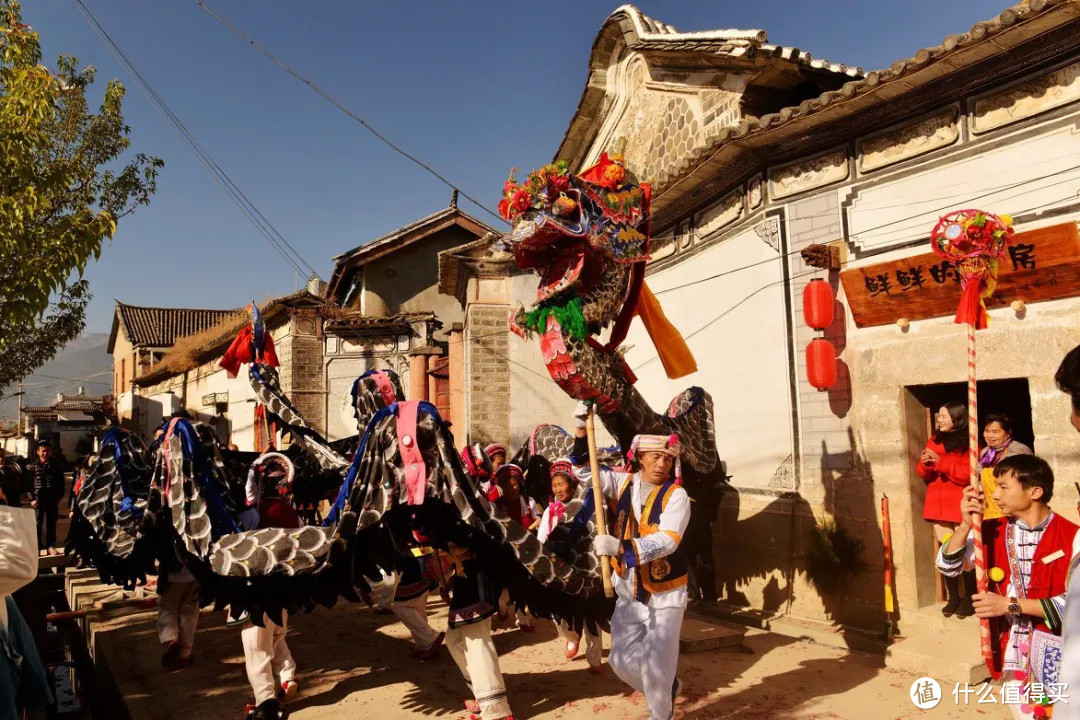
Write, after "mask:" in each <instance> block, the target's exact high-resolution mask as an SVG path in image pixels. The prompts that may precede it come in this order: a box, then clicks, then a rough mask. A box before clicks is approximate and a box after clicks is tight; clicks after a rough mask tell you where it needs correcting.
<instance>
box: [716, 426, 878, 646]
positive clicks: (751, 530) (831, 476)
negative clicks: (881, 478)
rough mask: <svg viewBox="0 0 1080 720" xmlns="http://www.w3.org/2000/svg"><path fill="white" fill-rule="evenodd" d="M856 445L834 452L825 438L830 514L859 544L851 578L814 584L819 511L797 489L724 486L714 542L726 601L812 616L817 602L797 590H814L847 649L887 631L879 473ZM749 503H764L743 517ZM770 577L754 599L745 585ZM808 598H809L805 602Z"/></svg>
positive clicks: (823, 474) (823, 471)
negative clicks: (766, 494) (765, 494)
mask: <svg viewBox="0 0 1080 720" xmlns="http://www.w3.org/2000/svg"><path fill="white" fill-rule="evenodd" d="M848 443H849V447H850V448H851V449H849V450H842V451H840V452H830V449H829V448H828V447H827V445H825V443H822V447H821V459H820V472H821V482H822V486H823V489H824V505H823V509H824V511H825V514H826V517H828V518H829V519H832V520H834V521H835V523H836V526H837V527H838V528H839V529H840V530H841V531H844V532H845V533H846V534H847V535H848V536H849V537H852V536H853V537H854V538H856V539H857V541H858V543H860V544H861V546H862V552H861V561H862V569H861V571H860V572H859V573H858V574H857V575H856V576H854V577H852V578H849V579H847V580H846V581H845V582H842V583H840V585H839V587H838V588H836V587H829V585H831V583H823V584H824V585H825V586H826V588H827V589H826V590H824V591H823V590H822V589H820V588H818V587H815V585H814V584H813V583H812V582H810V580H809V578H808V567H812V566H813V567H820V566H821V564H822V563H821V562H815V557H814V554H815V552H817V551H815V550H814V549H813V548H814V531H815V525H816V524H817V519H816V518H815V514H814V510H815V508H814V507H812V506H811V505H810V503H809V502H808V501H807V500H806V499H805V498H804V497H803V496H802V495H801V494H800V493H798V492H782V493H772V494H771V499H769V500H767V501H766V500H763V498H762V497H761V495H759V494H758V493H754V494H753V495H748V494H747V491H746V490H743V491H740V490H739V489H737V488H735V487H734V486H731V485H726V486H725V488H724V495H723V498H722V499H721V502H720V518H719V532H718V534H717V542H716V546H717V548H718V550H719V552H718V553H717V555H718V558H719V559H720V561H719V564H718V567H717V585H718V588H719V591H720V598H721V601H722V602H724V603H726V604H728V605H733V606H736V607H742V608H747V609H754V610H758V611H760V612H762V613H763V614H764V615H766V616H774V615H783V614H787V613H792V614H793V615H796V616H800V615H801V616H804V617H809V618H810V619H815V617H814V616H815V615H817V613H818V611H817V610H816V609H815V605H816V603H815V602H814V601H812V600H810V599H809V598H799V597H797V594H796V593H797V591H799V592H810V593H815V594H816V595H817V596H818V598H817V602H820V606H821V609H822V610H823V612H824V615H825V617H826V618H827V620H828V621H829V622H831V623H833V624H834V625H837V626H839V627H840V628H841V633H842V635H843V637H844V640H845V642H846V643H847V645H848V646H849V647H854V646H855V644H856V643H855V641H856V638H857V639H858V640H861V641H864V642H865V640H866V639H867V638H868V634H869V635H880V634H881V633H882V631H883V628H884V621H885V607H884V605H885V602H884V589H883V578H882V565H883V561H884V560H883V558H884V548H883V545H882V533H881V528H880V526H879V524H878V515H877V505H878V503H879V499H878V498H877V497H875V490H874V478H873V473H872V470H871V467H870V464H869V463H868V462H866V460H865V459H864V458H862V457H861V456H860V455H859V454H858V453H857V452H856V451H855V449H854V448H855V438H854V433H853V431H852V430H851V429H849V430H848ZM744 502H755V504H756V502H765V503H766V504H765V505H764V507H763V508H761V509H760V510H759V511H758V512H756V513H754V514H753V515H750V516H749V517H745V518H744V519H742V520H740V519H739V514H740V508H741V507H742V505H743V503H744ZM755 580H757V581H762V580H764V581H765V585H764V587H763V588H762V589H761V591H760V592H761V595H760V601H751V599H750V598H749V597H748V596H747V594H746V592H744V589H745V588H746V587H747V585H749V584H751V583H752V582H753V581H755ZM808 601H809V602H808Z"/></svg>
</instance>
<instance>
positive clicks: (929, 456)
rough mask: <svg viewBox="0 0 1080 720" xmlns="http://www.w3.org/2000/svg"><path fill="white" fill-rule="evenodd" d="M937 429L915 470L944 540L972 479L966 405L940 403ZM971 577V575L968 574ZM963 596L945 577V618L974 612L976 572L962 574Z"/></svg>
mask: <svg viewBox="0 0 1080 720" xmlns="http://www.w3.org/2000/svg"><path fill="white" fill-rule="evenodd" d="M934 425H935V427H936V428H937V429H936V431H935V432H934V434H933V435H932V436H931V437H930V441H929V442H927V443H926V447H925V448H924V449H923V451H922V455H921V456H919V462H918V464H917V465H916V466H915V472H917V473H918V474H919V477H921V478H922V479H923V480H924V481H925V482H926V500H925V501H924V502H923V518H924V519H926V520H929V521H930V522H931V523H932V524H933V527H934V537H935V538H936V539H937V541H938V542H940V543H944V542H945V541H946V539H948V537H949V535H951V534H952V533H953V531H954V530H955V529H956V526H957V525H959V524H960V520H961V518H960V499H961V498H962V497H963V494H964V488H965V487H967V485H968V483H969V482H970V478H971V458H970V457H969V454H968V416H967V406H966V405H964V403H961V402H955V401H954V402H949V403H945V404H944V405H942V406H941V407H940V408H939V409H938V411H937V414H936V415H935V416H934ZM969 576H970V577H969ZM962 577H963V583H964V597H963V599H961V598H960V581H961V578H960V577H953V578H945V587H946V588H947V589H948V592H949V599H948V602H946V604H945V607H943V608H942V609H941V612H942V614H943V615H945V617H950V616H952V615H954V614H955V615H956V616H957V617H962V618H965V617H969V616H971V615H973V614H974V613H975V610H974V608H973V607H972V605H971V596H972V595H973V594H974V593H975V571H974V570H971V571H968V572H965V573H963V575H962Z"/></svg>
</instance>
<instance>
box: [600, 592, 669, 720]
mask: <svg viewBox="0 0 1080 720" xmlns="http://www.w3.org/2000/svg"><path fill="white" fill-rule="evenodd" d="M684 611H685V608H683V607H682V606H675V607H668V608H660V609H656V608H651V607H649V606H648V605H645V604H643V603H640V602H637V601H636V600H629V599H627V598H624V597H622V596H621V595H620V596H619V599H618V600H617V601H616V602H615V613H614V614H613V615H612V616H611V654H610V655H608V664H609V665H611V669H612V670H614V671H615V674H616V675H618V676H619V679H621V680H622V681H623V682H624V683H626V684H627V685H629V686H630V687H632V688H634V689H635V690H640V691H641V692H642V693H644V694H645V702H646V703H647V704H648V706H649V717H650V718H651V720H669V718H671V717H672V712H673V710H674V707H673V704H672V692H673V690H674V686H675V671H676V669H677V667H678V664H679V630H680V629H681V628H682V619H683V612H684Z"/></svg>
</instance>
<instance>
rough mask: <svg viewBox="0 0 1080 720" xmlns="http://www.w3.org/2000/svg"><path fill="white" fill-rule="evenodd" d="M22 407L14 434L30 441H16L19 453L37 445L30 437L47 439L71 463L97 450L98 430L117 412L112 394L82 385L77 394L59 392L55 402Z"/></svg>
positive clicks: (29, 452)
mask: <svg viewBox="0 0 1080 720" xmlns="http://www.w3.org/2000/svg"><path fill="white" fill-rule="evenodd" d="M20 410H21V411H22V412H21V423H22V426H21V427H20V428H18V433H19V435H18V436H16V435H14V434H12V435H11V436H10V437H23V438H25V439H26V440H27V441H26V442H25V443H21V442H16V443H15V448H13V449H14V451H15V452H16V454H20V455H23V456H24V457H30V456H32V454H33V448H32V447H31V443H30V442H29V439H31V438H32V439H33V440H35V441H37V440H45V441H47V442H48V443H49V444H50V445H52V447H53V450H54V451H56V452H58V454H59V455H60V456H61V457H63V458H64V459H65V460H66V461H67V462H68V463H74V462H76V461H78V460H79V459H81V458H82V457H83V456H85V455H87V454H89V453H91V452H95V451H96V450H97V437H98V434H99V433H100V432H101V430H102V428H103V427H104V426H105V422H106V420H107V419H109V418H112V417H114V414H115V412H116V408H115V405H114V400H113V396H112V395H104V396H101V395H97V396H93V395H87V394H86V388H82V387H80V388H79V391H78V393H76V394H75V395H65V394H63V393H59V394H57V396H56V402H54V403H52V404H51V405H24V406H22V407H21V408H20ZM5 447H7V444H6V443H5ZM8 449H12V448H8Z"/></svg>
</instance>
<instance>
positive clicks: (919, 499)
mask: <svg viewBox="0 0 1080 720" xmlns="http://www.w3.org/2000/svg"><path fill="white" fill-rule="evenodd" d="M976 392H977V394H978V404H979V447H980V448H982V447H983V446H984V445H985V442H984V441H983V439H982V427H983V425H984V424H985V422H986V418H987V417H988V416H989V415H994V414H1005V415H1007V416H1008V417H1009V419H1010V420H1011V421H1012V425H1013V438H1014V439H1016V440H1017V441H1019V442H1022V443H1024V444H1025V445H1027V446H1028V447H1031V448H1032V449H1033V450H1034V451H1035V452H1038V448H1036V447H1035V444H1034V440H1035V434H1034V431H1033V429H1032V421H1031V393H1030V389H1029V387H1028V381H1027V378H1010V379H1005V380H983V381H981V382H979V383H978V385H977V386H976ZM954 400H955V401H959V402H962V403H964V404H965V405H966V404H967V383H963V382H957V383H939V384H935V385H909V386H908V387H906V388H904V392H903V393H902V403H901V407H902V410H903V413H904V427H905V434H906V438H905V440H906V447H907V455H908V468H909V471H908V472H909V475H908V487H909V489H910V492H911V497H912V517H913V519H914V520H915V522H916V523H918V524H919V525H920V526H921V527H919V528H917V531H916V532H915V533H914V538H915V553H916V556H917V557H918V558H919V562H917V563H916V565H915V577H916V587H917V588H918V598H919V606H920V607H924V606H927V605H933V604H935V603H938V602H942V601H943V600H944V594H945V588H944V583H943V581H942V579H941V576H940V575H939V574H938V572H937V569H936V568H935V565H934V558H935V557H936V555H937V549H938V544H937V542H936V541H935V539H934V535H933V531H932V529H931V526H930V523H929V522H927V521H925V520H923V519H922V506H923V500H924V498H925V497H926V484H925V483H924V482H923V480H922V478H920V477H919V476H918V474H916V472H915V464H916V463H917V462H918V460H919V455H920V454H921V453H922V450H923V448H924V447H925V446H926V442H927V440H929V438H930V435H931V434H932V432H933V424H932V423H933V415H934V413H935V412H936V411H937V409H938V408H940V407H941V406H942V405H943V404H945V403H947V402H950V401H954Z"/></svg>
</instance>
